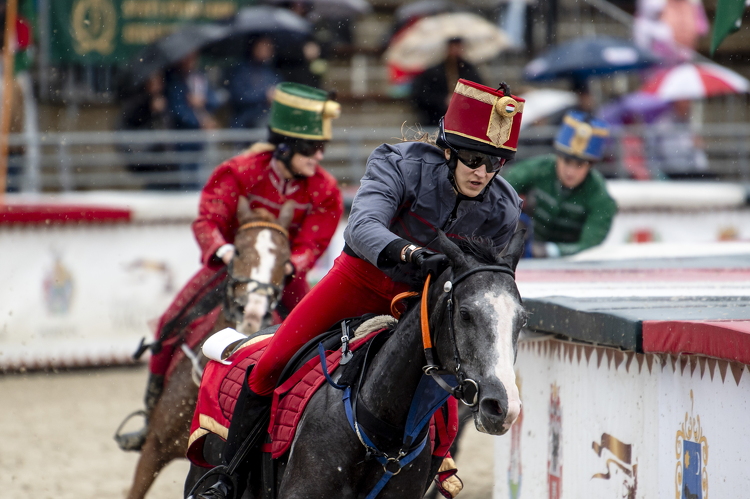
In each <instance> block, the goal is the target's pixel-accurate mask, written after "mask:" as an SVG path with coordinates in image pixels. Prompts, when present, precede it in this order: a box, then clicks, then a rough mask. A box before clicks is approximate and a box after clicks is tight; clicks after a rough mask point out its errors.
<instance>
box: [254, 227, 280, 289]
mask: <svg viewBox="0 0 750 499" xmlns="http://www.w3.org/2000/svg"><path fill="white" fill-rule="evenodd" d="M275 249H276V245H275V244H274V242H273V238H272V235H271V229H266V230H262V231H260V232H259V233H258V238H257V239H256V240H255V251H256V253H257V254H258V265H256V266H255V267H253V270H252V271H251V272H250V277H251V278H253V279H255V280H256V281H258V282H262V283H266V284H267V283H270V282H271V272H273V268H274V267H275V266H276V255H275V254H274V250H275Z"/></svg>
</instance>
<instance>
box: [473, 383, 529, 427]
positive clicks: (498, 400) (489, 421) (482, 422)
mask: <svg viewBox="0 0 750 499" xmlns="http://www.w3.org/2000/svg"><path fill="white" fill-rule="evenodd" d="M516 406H517V407H516ZM519 413H520V401H518V403H515V404H509V403H508V396H507V395H506V392H505V390H501V391H500V392H499V393H485V394H482V396H481V397H480V399H479V410H478V411H477V414H476V416H475V424H476V427H477V429H478V430H479V431H482V432H484V433H489V434H490V435H504V434H505V433H506V432H507V431H508V430H509V429H510V427H511V426H512V425H513V423H514V422H515V421H516V418H518V414H519Z"/></svg>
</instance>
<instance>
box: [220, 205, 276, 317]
mask: <svg viewBox="0 0 750 499" xmlns="http://www.w3.org/2000/svg"><path fill="white" fill-rule="evenodd" d="M247 229H272V230H275V231H276V232H278V233H279V234H281V235H282V236H284V238H285V239H286V240H287V243H288V241H289V231H287V230H286V229H285V228H284V227H282V226H281V225H279V224H276V223H273V222H266V221H263V220H258V221H255V222H248V223H246V224H243V225H241V226H240V227H239V228H238V229H237V233H238V234H239V233H240V232H241V231H243V230H247ZM238 254H239V253H236V254H235V256H234V258H232V260H230V262H229V264H228V265H227V280H226V292H225V293H224V314H225V317H226V318H227V320H229V321H233V322H241V321H242V319H243V311H242V310H241V308H240V306H239V304H238V303H237V301H235V294H234V287H235V286H236V285H237V284H247V285H248V286H247V288H246V289H247V292H248V294H251V293H252V294H257V295H261V296H266V297H267V298H268V302H269V304H268V310H269V313H270V311H272V310H273V309H275V308H276V304H277V303H278V301H279V298H280V297H281V292H282V291H283V290H284V289H283V288H284V287H283V285H282V286H276V285H274V284H273V283H270V282H261V281H258V280H257V279H253V278H252V277H239V276H237V275H235V273H234V260H235V258H237V255H238Z"/></svg>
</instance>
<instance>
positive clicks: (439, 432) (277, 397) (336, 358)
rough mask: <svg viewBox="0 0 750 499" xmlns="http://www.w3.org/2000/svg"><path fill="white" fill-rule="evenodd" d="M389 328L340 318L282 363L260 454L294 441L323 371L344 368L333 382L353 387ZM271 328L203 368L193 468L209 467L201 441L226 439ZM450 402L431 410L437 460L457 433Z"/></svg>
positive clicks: (382, 320)
mask: <svg viewBox="0 0 750 499" xmlns="http://www.w3.org/2000/svg"><path fill="white" fill-rule="evenodd" d="M394 324H395V319H393V318H392V317H390V316H387V317H386V316H374V315H373V314H367V315H365V316H362V317H360V318H354V319H345V320H344V321H341V322H339V323H338V324H337V325H336V326H335V327H334V328H332V329H331V330H329V331H328V332H326V333H324V334H323V335H321V336H319V337H317V338H315V339H313V340H311V341H310V342H308V343H307V344H306V345H305V346H304V347H303V348H302V349H300V351H299V352H298V353H297V354H296V355H295V356H294V357H293V358H292V359H291V361H290V362H289V363H288V364H287V366H286V368H285V369H284V372H283V374H282V377H281V379H280V381H279V384H278V386H277V388H276V390H275V391H274V394H273V398H272V405H271V418H270V422H269V426H268V434H269V440H270V442H268V443H265V444H263V446H262V450H263V451H264V452H267V453H270V454H271V457H272V458H274V459H276V458H279V457H281V456H283V455H284V454H285V453H286V452H287V451H288V450H289V447H290V446H291V443H292V441H293V440H294V436H295V434H296V430H297V425H298V423H299V421H300V419H301V417H302V414H303V413H304V410H305V408H306V407H307V404H308V402H309V401H310V399H311V398H312V396H313V395H314V394H315V393H316V392H317V390H318V389H320V387H321V386H323V384H324V383H326V375H327V373H330V372H333V371H335V370H336V369H337V368H338V367H339V366H341V365H344V369H343V370H342V374H341V376H340V378H339V380H338V382H339V383H350V384H354V380H356V379H357V378H358V377H359V370H360V369H361V367H362V365H363V364H364V363H365V362H364V361H365V358H366V356H368V355H369V356H374V354H375V353H376V352H377V350H379V348H380V346H382V344H383V343H385V340H387V338H388V337H389V335H390V333H391V332H392V328H393V326H394ZM275 329H276V328H275V327H273V328H268V329H266V330H263V331H260V332H259V333H257V335H256V336H254V337H253V338H252V339H250V340H248V341H246V342H243V343H242V344H240V345H237V346H236V347H235V348H234V351H233V352H232V353H231V355H230V356H229V357H228V358H227V359H226V361H225V362H227V361H228V362H229V364H226V363H222V362H217V361H210V362H209V363H208V365H207V366H206V368H205V371H204V374H203V381H202V382H201V387H200V389H199V393H198V401H197V404H196V410H195V414H194V416H193V421H192V424H191V428H190V438H189V441H188V451H187V457H188V459H190V461H191V462H192V463H193V464H195V465H197V466H202V467H213V466H214V464H211V463H208V462H206V461H205V458H204V456H203V447H204V445H205V440H206V437H207V436H208V435H209V434H215V435H217V436H219V437H221V438H222V439H224V440H226V438H227V434H228V431H229V425H230V423H231V419H232V413H233V411H234V407H235V404H236V402H237V397H238V395H239V393H240V389H241V388H242V384H243V383H244V382H245V376H246V372H247V369H248V367H250V366H251V365H253V364H255V363H256V362H257V360H258V359H259V358H260V356H261V355H262V354H263V351H264V349H265V347H266V345H267V344H268V340H269V339H270V338H271V335H272V333H273V332H274V331H275ZM347 330H351V331H354V334H353V335H352V336H353V337H352V339H351V340H349V341H344V342H343V343H344V344H343V345H342V331H347ZM318 345H322V347H319V346H318ZM363 347H367V348H363ZM321 348H322V350H323V351H325V359H326V365H325V370H326V372H325V373H324V371H323V367H324V366H323V365H322V363H321V356H320V355H319V351H320V349H321ZM454 402H455V400H453V399H451V401H450V402H449V403H448V404H446V408H445V409H444V410H439V411H437V412H436V413H435V415H434V416H433V418H432V421H431V423H430V427H429V434H430V441H431V443H432V448H433V455H435V456H441V457H442V456H444V455H445V454H446V453H447V452H448V449H449V448H450V445H451V444H452V443H453V440H454V439H455V436H456V434H457V432H458V416H457V412H458V409H457V405H456V404H455V403H454Z"/></svg>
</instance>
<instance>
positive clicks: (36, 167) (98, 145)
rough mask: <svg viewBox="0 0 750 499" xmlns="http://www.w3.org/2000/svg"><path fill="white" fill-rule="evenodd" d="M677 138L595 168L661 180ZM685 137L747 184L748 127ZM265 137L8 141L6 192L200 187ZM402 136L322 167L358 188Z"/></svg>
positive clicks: (648, 140) (532, 148)
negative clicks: (384, 148)
mask: <svg viewBox="0 0 750 499" xmlns="http://www.w3.org/2000/svg"><path fill="white" fill-rule="evenodd" d="M556 132H557V129H556V127H534V128H530V129H527V130H524V131H523V132H522V139H521V142H520V144H519V147H518V155H517V159H524V158H528V157H532V156H536V155H539V154H546V153H551V152H553V149H552V147H551V144H552V139H553V137H554V136H555V134H556ZM677 133H685V130H684V129H680V128H674V129H669V130H666V131H664V130H661V131H659V130H657V129H655V128H648V127H628V128H620V129H615V130H614V131H613V134H612V139H611V140H610V141H609V144H608V148H607V151H608V153H607V158H606V160H605V161H604V162H602V163H601V164H600V165H599V168H600V169H601V170H602V171H603V172H604V173H605V175H606V176H608V177H619V178H630V177H633V176H634V174H633V170H632V168H633V163H634V162H636V163H638V162H641V163H642V164H641V165H640V167H641V169H643V168H645V169H646V170H647V171H648V172H649V175H650V176H651V177H652V178H660V177H662V175H660V173H661V172H662V171H663V170H664V169H665V166H664V162H665V158H667V159H668V158H669V154H670V151H669V149H665V147H673V146H663V142H664V141H661V142H660V140H659V139H660V138H669V137H671V136H673V135H675V134H677ZM689 133H691V134H692V135H693V137H694V138H695V142H696V143H697V144H702V146H701V148H702V150H703V151H704V152H705V156H706V159H707V162H708V163H707V170H706V171H705V173H706V174H707V175H706V176H707V177H711V178H718V179H722V180H728V181H733V180H734V181H750V124H747V123H727V124H710V125H703V126H702V127H701V128H700V129H695V130H691V131H689ZM265 136H266V131H265V130H262V129H256V130H215V131H211V132H200V131H199V132H193V131H145V132H140V131H139V132H131V131H128V132H68V133H49V134H42V135H40V136H37V137H31V138H28V136H23V135H12V136H11V137H10V146H11V151H12V153H13V154H12V155H11V157H10V158H9V162H8V163H9V177H8V185H9V188H10V189H11V190H20V191H27V192H42V191H76V190H93V189H144V188H145V189H197V188H199V187H200V186H201V185H203V183H205V181H206V179H207V178H208V176H209V175H210V173H211V171H213V169H214V168H215V167H216V165H218V164H220V163H221V162H222V161H224V160H226V159H228V158H230V157H231V156H233V155H235V154H237V153H238V152H240V151H241V150H243V149H245V148H246V147H248V146H249V145H250V144H251V143H252V142H255V141H258V140H263V139H264V138H265ZM401 137H402V131H401V129H400V128H398V127H387V128H371V127H361V128H347V129H338V130H336V134H335V138H334V140H332V141H331V142H330V143H329V144H328V146H327V147H326V157H325V160H324V161H323V166H324V167H325V168H326V169H328V171H330V172H331V173H332V174H333V175H334V176H336V178H338V179H339V181H340V182H342V183H344V184H355V183H357V182H358V181H359V179H360V177H361V176H362V174H363V173H364V170H365V165H366V161H367V157H368V156H369V154H370V153H371V152H372V150H373V149H374V148H375V147H377V146H378V145H380V144H382V143H384V142H389V143H393V142H398V141H399V140H401ZM660 147H661V149H659V148H660ZM634 148H635V149H638V148H640V150H634ZM678 152H679V151H674V154H677V153H678ZM636 166H638V165H636Z"/></svg>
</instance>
